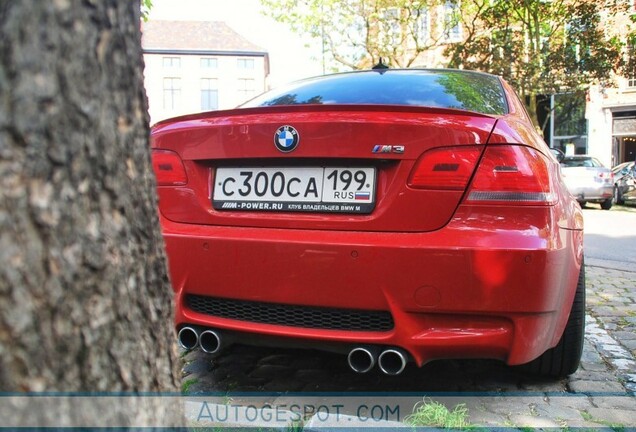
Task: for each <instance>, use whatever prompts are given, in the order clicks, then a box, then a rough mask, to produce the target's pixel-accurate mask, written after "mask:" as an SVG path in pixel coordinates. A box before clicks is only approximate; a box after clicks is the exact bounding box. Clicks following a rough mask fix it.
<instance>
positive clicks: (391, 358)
mask: <svg viewBox="0 0 636 432" xmlns="http://www.w3.org/2000/svg"><path fill="white" fill-rule="evenodd" d="M407 361H408V359H407V357H406V354H405V353H404V351H402V350H400V349H397V348H391V349H387V350H384V351H382V354H380V357H378V365H379V366H380V370H381V371H382V372H384V373H385V374H387V375H399V374H401V373H402V371H403V370H404V368H405V367H406V363H407Z"/></svg>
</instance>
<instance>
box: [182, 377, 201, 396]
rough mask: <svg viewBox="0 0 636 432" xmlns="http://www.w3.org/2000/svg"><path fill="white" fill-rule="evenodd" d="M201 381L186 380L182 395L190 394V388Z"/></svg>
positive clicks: (194, 379) (183, 384)
mask: <svg viewBox="0 0 636 432" xmlns="http://www.w3.org/2000/svg"><path fill="white" fill-rule="evenodd" d="M198 381H199V380H197V379H196V378H189V379H187V380H185V381H184V382H183V383H181V393H184V394H185V393H188V390H190V387H192V386H193V385H194V384H196V383H197V382H198Z"/></svg>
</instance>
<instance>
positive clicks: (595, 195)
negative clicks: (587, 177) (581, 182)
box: [568, 184, 614, 202]
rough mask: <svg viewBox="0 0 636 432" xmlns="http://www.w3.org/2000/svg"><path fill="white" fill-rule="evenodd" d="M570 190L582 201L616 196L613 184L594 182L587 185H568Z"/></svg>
mask: <svg viewBox="0 0 636 432" xmlns="http://www.w3.org/2000/svg"><path fill="white" fill-rule="evenodd" d="M568 190H569V191H570V193H571V194H572V195H574V197H575V198H576V199H577V200H578V201H580V202H586V201H605V200H606V199H610V198H612V197H613V196H614V186H613V185H602V184H592V185H585V186H568Z"/></svg>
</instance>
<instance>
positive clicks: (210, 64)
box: [201, 57, 219, 69]
mask: <svg viewBox="0 0 636 432" xmlns="http://www.w3.org/2000/svg"><path fill="white" fill-rule="evenodd" d="M218 67H219V60H218V59H216V58H211V57H202V58H201V68H202V69H216V68H218Z"/></svg>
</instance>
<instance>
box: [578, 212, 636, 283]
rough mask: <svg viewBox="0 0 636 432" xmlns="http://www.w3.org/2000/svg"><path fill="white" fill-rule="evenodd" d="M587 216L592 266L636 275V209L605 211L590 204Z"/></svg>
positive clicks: (587, 244) (586, 246)
mask: <svg viewBox="0 0 636 432" xmlns="http://www.w3.org/2000/svg"><path fill="white" fill-rule="evenodd" d="M583 213H584V219H585V255H586V258H588V262H591V263H595V264H598V265H603V266H606V267H611V268H618V269H624V270H633V271H636V206H614V207H612V209H611V210H610V211H605V210H601V209H600V207H599V206H597V205H594V204H589V205H588V206H587V207H585V208H584V210H583Z"/></svg>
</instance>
